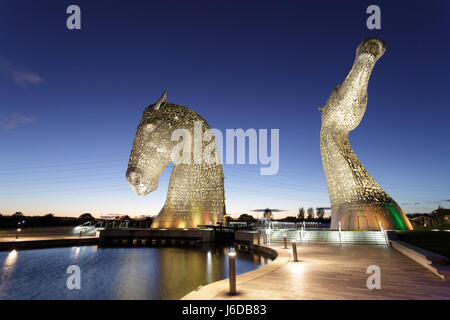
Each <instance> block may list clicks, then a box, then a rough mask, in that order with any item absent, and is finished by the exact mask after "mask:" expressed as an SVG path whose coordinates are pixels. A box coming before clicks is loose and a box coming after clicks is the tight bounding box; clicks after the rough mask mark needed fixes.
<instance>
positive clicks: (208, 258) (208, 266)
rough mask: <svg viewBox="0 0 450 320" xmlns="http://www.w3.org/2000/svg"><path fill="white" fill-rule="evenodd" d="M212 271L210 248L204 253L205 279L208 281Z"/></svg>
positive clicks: (210, 278)
mask: <svg viewBox="0 0 450 320" xmlns="http://www.w3.org/2000/svg"><path fill="white" fill-rule="evenodd" d="M212 272H213V268H212V255H211V250H208V252H207V253H206V279H207V281H208V283H209V282H212Z"/></svg>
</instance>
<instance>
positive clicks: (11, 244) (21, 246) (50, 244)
mask: <svg viewBox="0 0 450 320" xmlns="http://www.w3.org/2000/svg"><path fill="white" fill-rule="evenodd" d="M96 244H98V238H97V237H86V238H66V239H45V240H21V241H8V242H0V251H10V250H25V249H44V248H57V247H72V246H87V245H96Z"/></svg>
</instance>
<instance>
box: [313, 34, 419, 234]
mask: <svg viewBox="0 0 450 320" xmlns="http://www.w3.org/2000/svg"><path fill="white" fill-rule="evenodd" d="M385 50H386V46H385V43H384V42H383V41H382V40H380V39H376V38H371V39H364V40H363V41H362V42H361V44H360V45H359V46H358V48H357V49H356V58H355V61H354V64H353V67H352V69H351V70H350V73H349V74H348V75H347V77H346V78H345V80H344V82H343V83H341V84H340V85H339V86H337V87H336V88H335V89H334V90H333V91H332V92H331V95H330V97H329V98H328V100H327V102H326V104H325V106H323V107H321V108H319V110H320V112H321V113H322V129H321V131H320V151H321V154H322V163H323V168H324V172H325V178H326V181H327V186H328V192H329V196H330V202H331V228H332V229H337V228H338V226H339V222H340V225H341V228H342V229H346V230H378V229H380V225H379V223H380V222H381V224H382V226H383V228H384V229H391V230H412V226H411V223H410V222H409V220H408V218H407V217H406V215H405V214H404V212H403V211H402V209H401V208H400V206H399V205H398V204H397V203H396V202H395V201H394V200H393V199H392V198H391V197H390V196H389V195H388V194H387V193H386V192H384V191H383V189H381V187H380V186H379V185H378V184H377V183H376V182H375V180H374V179H373V178H372V177H371V176H370V174H369V173H368V172H367V170H366V169H365V168H364V166H363V165H362V164H361V162H360V161H359V159H358V158H357V157H356V155H355V153H354V152H353V150H352V148H351V147H350V143H349V139H348V135H349V132H350V131H352V130H353V129H355V128H356V127H357V126H358V125H359V123H360V121H361V119H362V117H363V116H364V113H365V111H366V106H367V85H368V82H369V78H370V74H371V72H372V69H373V67H374V66H375V63H376V62H377V60H378V59H379V58H380V57H381V56H382V55H383V54H384V52H385Z"/></svg>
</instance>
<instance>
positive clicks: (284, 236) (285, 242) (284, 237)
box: [283, 234, 287, 249]
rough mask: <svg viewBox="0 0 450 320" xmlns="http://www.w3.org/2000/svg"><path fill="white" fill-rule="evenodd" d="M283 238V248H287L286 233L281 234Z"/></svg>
mask: <svg viewBox="0 0 450 320" xmlns="http://www.w3.org/2000/svg"><path fill="white" fill-rule="evenodd" d="M283 239H284V248H285V249H287V239H286V234H284V235H283Z"/></svg>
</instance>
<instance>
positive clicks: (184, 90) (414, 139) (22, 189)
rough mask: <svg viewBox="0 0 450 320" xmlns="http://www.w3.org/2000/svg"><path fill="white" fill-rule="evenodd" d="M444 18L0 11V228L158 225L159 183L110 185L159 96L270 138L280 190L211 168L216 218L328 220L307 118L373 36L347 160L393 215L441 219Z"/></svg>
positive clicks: (138, 6) (351, 10) (217, 10)
mask: <svg viewBox="0 0 450 320" xmlns="http://www.w3.org/2000/svg"><path fill="white" fill-rule="evenodd" d="M70 4H77V5H79V6H80V7H81V11H82V29H81V30H78V31H69V30H67V28H66V26H65V21H66V18H67V16H68V15H67V14H66V13H65V12H66V8H67V6H68V5H70ZM370 4H378V5H379V6H380V7H381V16H382V22H381V27H382V29H381V30H368V29H367V28H366V18H367V17H368V15H367V14H366V13H365V12H366V8H367V6H368V5H370ZM449 16H450V5H449V2H448V1H376V2H374V1H339V2H338V1H314V2H311V3H308V4H303V3H301V2H300V1H261V0H258V1H194V0H192V1H111V0H109V1H55V0H52V1H50V0H48V1H17V0H15V1H12V0H11V1H1V2H0V43H1V46H0V93H1V94H0V124H1V128H0V146H1V149H0V213H3V214H5V213H6V214H11V213H13V212H15V211H23V212H24V213H27V214H44V213H48V212H53V213H55V214H57V215H79V214H81V213H83V212H92V213H94V214H96V215H100V214H109V213H127V214H130V215H140V214H156V213H158V211H159V209H160V208H161V207H162V205H163V203H164V200H165V194H166V192H167V184H168V177H169V174H170V168H168V170H166V172H165V173H164V174H163V176H162V177H161V182H160V186H159V189H158V190H157V191H155V192H154V193H151V194H150V195H148V196H146V197H138V196H136V195H135V194H134V193H133V191H132V190H131V189H130V188H129V187H128V185H127V183H126V180H125V178H124V174H125V170H126V167H127V161H128V156H129V152H130V149H131V144H132V141H133V138H134V134H135V130H136V126H137V124H138V122H139V120H140V117H141V115H142V111H143V109H144V108H145V107H146V106H147V105H148V104H150V103H153V102H154V101H155V100H156V99H157V98H158V97H159V96H160V94H161V93H162V90H163V89H167V91H168V96H169V102H172V103H177V104H181V105H185V106H188V107H190V108H192V109H193V110H195V111H196V112H198V113H199V114H200V115H201V116H202V117H204V118H205V119H206V120H207V121H208V123H209V124H210V125H211V126H212V127H214V128H218V129H221V130H223V131H225V129H226V128H232V129H234V128H243V129H248V128H256V129H259V128H267V129H271V128H279V129H280V145H281V146H280V171H279V174H277V175H275V176H260V175H259V171H258V166H249V165H244V166H239V167H236V166H225V177H226V182H225V187H226V191H225V192H226V197H227V203H226V204H227V210H228V213H230V214H235V215H237V214H240V213H243V212H248V213H250V212H251V210H253V209H257V208H265V207H271V208H277V209H281V210H286V211H283V212H281V213H279V214H278V215H277V216H283V215H286V214H295V213H296V212H297V209H298V207H299V206H305V207H309V206H314V207H316V206H329V200H328V194H327V190H326V184H325V179H324V174H323V170H322V162H321V157H320V149H319V132H320V125H321V121H320V113H319V112H318V110H317V108H318V107H319V106H321V105H323V104H324V103H325V101H326V100H327V98H328V96H329V94H330V92H331V90H332V89H333V88H334V87H335V86H337V85H338V84H339V83H341V82H342V81H343V80H344V78H345V76H346V75H347V73H348V71H349V70H350V67H351V65H352V63H353V59H354V53H355V48H356V46H357V45H358V44H359V42H360V41H361V40H362V39H363V38H364V37H373V36H377V37H380V38H382V39H383V40H385V42H386V43H387V51H386V53H385V55H384V56H383V57H382V58H381V59H380V60H379V61H378V63H377V65H376V66H375V69H374V72H373V74H372V78H371V81H370V84H369V99H368V106H367V112H366V114H365V116H364V118H363V120H362V122H361V124H360V126H359V127H358V128H357V129H356V130H355V131H353V132H352V133H351V135H350V141H351V144H352V147H353V149H354V150H355V152H356V154H357V155H358V157H359V158H360V159H361V161H362V163H363V164H364V165H365V166H366V168H367V169H368V170H369V172H370V173H371V175H372V176H373V177H374V178H375V179H376V180H377V182H378V183H379V184H380V185H381V186H382V187H383V188H384V189H385V190H386V191H387V192H388V193H389V194H390V195H391V196H392V197H393V198H394V199H396V200H397V202H398V203H400V204H401V206H402V207H403V208H404V210H405V212H429V211H430V210H432V209H434V208H436V207H437V206H438V205H442V206H447V207H448V206H450V200H449V199H450V187H449V180H450V170H449V158H450V146H449V138H450V132H449V131H450V130H449V127H448V123H449V116H450V106H449V90H448V89H449V88H448V87H449V83H450V82H449V80H450V75H449V74H450V73H449V71H450V68H449V64H450V63H449V58H448V56H449V52H450V45H449V43H450V41H449V40H450V39H449V30H450V28H449V24H450V23H449Z"/></svg>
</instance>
